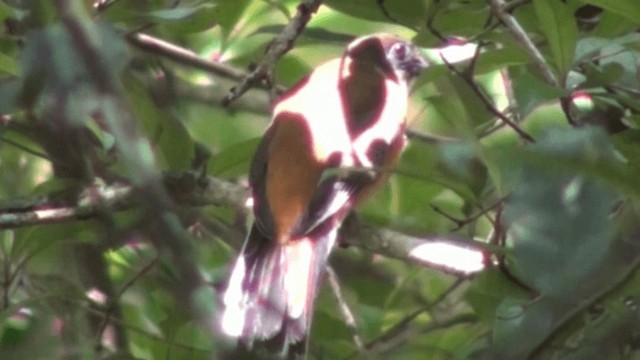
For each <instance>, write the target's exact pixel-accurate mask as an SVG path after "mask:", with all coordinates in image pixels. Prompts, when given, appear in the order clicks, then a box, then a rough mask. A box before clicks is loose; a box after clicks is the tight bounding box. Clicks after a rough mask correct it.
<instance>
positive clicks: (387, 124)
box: [222, 34, 426, 352]
mask: <svg viewBox="0 0 640 360" xmlns="http://www.w3.org/2000/svg"><path fill="white" fill-rule="evenodd" d="M424 66H426V63H425V62H424V60H423V59H422V58H421V57H420V56H419V55H418V53H417V51H416V50H415V48H414V47H413V46H411V45H410V44H408V43H407V42H405V41H403V40H401V39H399V38H397V37H395V36H393V35H389V34H376V35H371V36H367V37H362V38H358V39H356V40H354V41H353V42H351V43H350V44H349V46H348V47H347V49H346V51H345V53H344V54H343V56H342V57H341V58H339V59H334V60H330V61H328V62H326V63H324V64H322V65H320V66H319V67H318V68H316V69H315V70H314V71H313V72H312V73H311V74H309V75H308V76H307V77H306V78H305V79H303V80H302V81H301V82H300V83H299V84H298V85H296V86H295V87H294V88H292V89H291V90H290V91H289V92H287V93H285V94H284V95H283V96H282V98H281V99H280V100H279V101H278V103H277V104H276V106H275V108H274V111H273V121H272V123H271V125H270V126H269V128H268V129H267V131H266V133H265V135H264V137H263V139H262V142H261V144H260V145H259V147H258V150H257V151H256V154H255V156H254V160H253V163H252V165H251V171H250V174H249V181H250V185H251V188H252V193H253V199H254V214H255V217H256V219H255V223H254V225H253V226H252V228H251V231H250V233H249V236H248V237H247V241H246V242H245V245H244V247H243V249H242V252H241V254H240V256H239V258H238V261H237V262H236V265H235V267H234V270H233V272H232V275H231V278H230V280H229V286H228V289H227V291H226V293H225V296H224V303H225V307H226V308H225V311H224V313H223V318H222V327H223V330H224V331H225V332H227V333H228V334H229V335H232V336H236V337H239V338H240V339H241V340H242V342H243V343H245V344H246V345H248V346H249V347H251V346H252V345H253V343H254V342H261V343H263V342H266V343H268V344H269V345H273V346H275V347H277V348H278V350H280V351H282V352H286V351H287V349H288V348H289V346H296V345H298V348H300V346H299V345H300V344H301V343H302V341H303V339H304V338H305V336H306V333H307V330H308V327H309V324H310V321H311V314H312V310H313V300H314V298H315V293H316V290H317V287H318V279H319V277H320V275H321V274H322V272H323V270H324V267H325V264H326V261H327V257H328V255H329V252H330V250H331V248H332V246H333V244H334V242H335V238H336V236H337V230H338V227H339V226H340V223H341V222H342V220H343V219H344V217H345V216H346V215H347V214H348V212H349V211H350V210H351V209H352V208H353V207H354V206H355V205H357V204H358V203H360V202H361V201H362V200H364V199H365V198H366V197H367V196H368V195H370V194H371V193H372V192H373V191H374V190H375V188H377V187H378V186H379V185H380V184H381V183H382V182H383V180H384V178H385V177H386V176H385V175H382V174H381V173H379V172H376V171H374V170H370V171H335V170H334V171H332V170H331V169H337V168H341V167H342V168H354V167H363V168H376V167H389V166H392V165H393V164H394V163H395V161H396V160H397V159H398V157H399V155H400V152H401V150H402V148H403V146H404V135H403V133H404V126H405V117H406V109H407V98H408V84H407V82H408V81H409V80H411V79H412V78H413V77H415V76H416V75H417V74H418V72H419V71H420V70H421V69H422V68H423V67H424Z"/></svg>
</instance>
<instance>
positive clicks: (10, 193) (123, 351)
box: [0, 0, 640, 359]
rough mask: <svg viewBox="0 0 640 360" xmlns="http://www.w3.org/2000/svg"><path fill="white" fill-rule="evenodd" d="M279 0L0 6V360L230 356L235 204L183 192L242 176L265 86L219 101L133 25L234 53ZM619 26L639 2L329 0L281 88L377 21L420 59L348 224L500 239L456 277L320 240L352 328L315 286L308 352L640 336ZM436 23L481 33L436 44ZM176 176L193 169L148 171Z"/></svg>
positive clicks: (581, 349)
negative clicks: (400, 145) (371, 192)
mask: <svg viewBox="0 0 640 360" xmlns="http://www.w3.org/2000/svg"><path fill="white" fill-rule="evenodd" d="M500 4H502V5H500ZM297 5H298V1H293V0H262V1H259V0H253V1H250V0H177V1H176V0H144V1H137V0H103V1H91V0H54V1H51V0H4V1H1V2H0V20H1V21H3V24H4V26H3V29H2V32H1V33H0V167H1V169H2V171H0V265H2V266H0V274H1V278H2V281H1V282H0V284H1V286H0V295H1V296H0V358H2V359H14V358H15V359H18V358H20V359H45V358H46V359H50V358H61V359H62V358H89V359H93V358H105V359H210V358H218V357H224V356H225V354H229V353H230V352H231V351H232V350H231V349H232V347H233V344H232V343H231V342H230V341H229V340H228V339H226V338H224V337H223V336H222V335H220V334H219V332H218V329H217V328H216V322H215V316H216V314H217V312H218V311H217V310H218V305H219V300H216V299H218V294H219V293H220V291H221V290H222V289H224V281H225V279H226V276H227V266H228V265H229V263H230V261H231V260H232V259H233V257H234V255H235V254H236V253H237V251H238V249H239V247H240V245H241V242H242V239H243V233H244V231H245V225H246V220H247V218H246V210H244V209H243V207H242V205H243V204H240V203H238V204H235V205H236V206H231V205H232V204H227V205H228V206H220V204H219V203H216V202H215V201H213V202H212V203H208V204H207V203H206V201H204V200H203V199H202V198H199V200H198V199H196V200H195V201H194V200H192V199H191V200H189V199H190V198H187V196H186V195H185V193H186V192H188V191H191V189H193V188H194V187H197V186H198V184H200V183H201V182H202V181H204V178H203V177H202V176H199V175H208V176H211V177H213V178H216V179H222V180H226V181H227V182H232V183H237V184H243V181H244V179H245V178H246V172H247V169H248V166H249V161H250V159H251V156H252V154H253V151H254V149H255V147H256V146H257V140H256V139H257V138H258V137H259V136H260V134H261V133H262V131H263V129H264V128H265V126H266V125H267V124H268V120H269V113H268V112H269V111H268V108H269V103H268V101H269V96H271V95H273V94H274V91H270V92H268V91H266V90H265V87H264V86H263V85H264V84H259V85H260V86H257V87H256V88H255V89H254V90H251V91H249V92H248V93H246V94H245V95H243V96H242V97H241V98H240V99H238V100H237V101H236V102H234V103H233V104H232V105H231V106H229V107H223V106H221V105H220V102H221V101H222V98H223V97H224V96H225V95H226V94H227V92H228V90H229V88H230V87H232V86H233V85H235V84H237V82H238V81H237V80H238V79H237V78H234V77H233V76H229V75H225V74H224V69H223V73H221V72H220V71H213V70H210V71H207V70H206V69H205V68H204V67H203V66H198V65H194V64H193V63H192V62H189V61H187V60H185V58H184V57H180V56H177V57H176V56H173V57H172V56H170V55H167V54H166V53H162V52H161V51H158V49H157V48H156V49H153V48H149V47H144V46H142V45H141V43H140V41H139V38H136V35H137V34H140V33H144V34H146V35H149V36H152V37H153V38H154V39H162V40H164V41H166V42H169V43H171V44H175V45H177V46H180V47H182V48H185V49H189V50H191V51H193V52H194V53H195V54H197V55H199V56H200V57H201V58H203V59H207V60H210V62H212V63H214V64H215V63H217V64H220V65H222V66H223V67H228V69H229V71H231V70H237V69H250V68H251V65H252V64H254V63H256V62H258V61H259V60H260V59H261V58H262V56H263V54H264V51H265V48H266V47H267V45H268V44H269V41H270V40H271V39H272V38H273V36H274V35H277V34H279V33H280V32H281V31H282V29H283V28H284V27H285V26H286V25H287V24H288V23H289V22H290V21H291V19H292V18H293V17H294V15H295V14H296V6H297ZM500 6H506V7H507V8H506V9H505V8H503V10H508V11H503V13H504V16H506V17H507V18H506V19H505V18H500V19H499V18H498V16H496V14H497V13H498V11H497V10H498V7H500ZM509 19H510V20H511V21H513V23H515V24H517V25H518V26H519V27H520V28H521V29H522V30H523V31H522V32H521V33H519V34H520V35H521V36H520V37H518V33H517V32H516V30H514V28H513V27H511V26H510V25H509ZM639 24H640V3H639V2H638V1H637V0H616V1H605V0H566V1H561V0H535V1H526V0H525V1H516V0H512V1H511V2H507V3H506V4H504V3H503V2H502V1H499V0H489V1H485V0H464V1H463V0H440V1H436V0H405V1H402V2H400V1H374V0H326V1H325V2H324V6H322V7H321V8H320V11H319V12H318V13H317V14H315V15H313V17H312V19H311V21H310V22H309V24H308V25H307V26H306V28H305V29H304V30H303V31H302V33H301V34H300V35H299V36H298V38H297V40H296V42H295V44H294V46H293V47H292V48H291V50H290V51H289V52H288V53H287V54H286V55H284V56H283V57H282V58H281V59H280V60H279V61H278V62H277V65H276V68H275V82H276V83H277V84H281V85H283V86H291V85H293V84H295V82H296V81H297V80H299V79H300V78H301V77H302V76H303V75H304V74H305V73H307V72H308V71H309V70H310V69H312V68H313V67H314V66H316V65H317V64H319V63H321V62H322V61H324V60H326V59H329V58H332V57H335V56H339V55H340V53H341V51H342V49H343V47H344V45H345V43H346V42H348V40H349V39H351V38H352V37H353V36H358V35H363V34H368V33H373V32H381V31H387V32H394V33H397V34H399V35H402V36H404V37H407V38H410V39H413V41H414V43H416V45H418V46H419V47H421V48H422V49H423V50H425V54H427V55H428V56H429V57H430V59H431V62H432V66H431V67H430V68H429V69H428V70H427V71H425V73H424V74H423V75H422V76H421V77H420V78H419V79H418V80H417V81H416V83H415V86H414V92H413V94H412V98H411V109H410V121H411V131H412V133H411V134H410V135H412V136H410V144H409V146H408V148H407V149H406V151H405V154H404V156H403V158H402V160H401V163H400V164H399V165H398V168H397V169H396V171H395V172H394V174H393V176H392V177H391V179H390V181H389V184H388V186H386V187H385V188H384V189H382V190H381V191H380V192H379V193H378V194H377V195H376V196H375V197H374V198H372V199H371V200H370V201H368V202H367V203H366V204H365V205H364V206H363V207H362V208H361V209H360V210H359V215H360V216H359V218H360V220H362V221H363V222H367V223H370V224H376V226H378V227H380V228H386V229H394V230H397V231H399V232H402V233H404V234H411V235H413V236H414V237H416V238H420V237H421V236H423V235H424V234H454V235H455V236H458V237H463V238H466V239H468V241H470V242H471V241H475V242H481V243H484V244H486V245H487V248H489V249H492V250H494V253H493V255H492V257H491V263H490V264H489V266H488V267H487V269H485V270H484V271H482V272H481V273H479V274H476V275H473V276H453V275H448V274H444V273H442V272H440V271H438V270H436V269H427V268H424V267H420V266H419V265H416V264H415V263H410V262H409V261H408V260H407V259H404V260H403V259H388V258H385V257H382V256H380V255H378V254H374V253H371V252H368V251H365V250H363V249H360V248H359V247H357V246H352V247H350V248H347V249H342V248H341V249H337V250H336V251H335V252H334V255H333V257H332V260H331V263H332V268H333V269H335V272H336V274H337V276H338V279H339V282H340V285H341V289H342V293H343V295H344V298H343V299H339V300H340V301H341V302H343V303H346V304H347V305H348V306H349V308H350V309H351V311H352V312H353V314H354V316H355V320H356V328H355V329H353V328H350V327H349V326H348V325H347V321H345V317H344V315H343V313H342V312H341V310H340V307H339V306H338V303H337V301H336V297H335V296H334V294H333V292H332V290H331V289H330V288H329V287H328V286H325V287H324V288H323V290H322V292H321V294H320V295H319V298H318V299H317V302H316V313H315V317H314V322H313V328H312V331H311V339H310V345H309V358H310V359H347V358H348V359H352V358H353V359H355V358H394V359H450V358H487V359H524V358H536V359H537V358H540V359H547V358H562V359H581V358H589V357H591V356H593V355H592V354H594V353H597V354H598V357H600V358H608V359H618V358H620V359H628V358H638V357H639V356H640V353H639V351H638V346H637V344H638V340H639V339H638V337H639V332H638V329H640V312H639V310H638V309H639V308H638V301H639V299H640V273H638V271H636V270H637V268H638V264H640V252H639V251H638V250H640V238H639V236H640V228H639V227H638V224H639V223H640V222H639V219H640V214H638V211H639V207H638V205H639V204H638V202H637V201H638V200H640V199H639V198H640V187H639V186H638V181H637V179H638V175H639V174H640V162H639V161H640V160H639V159H640V145H639V144H640V142H639V141H638V140H640V130H639V129H640V115H639V113H640V96H639V94H640V93H639V89H640V86H639V84H638V82H639V81H640V74H639V73H638V69H639V64H640V62H639V59H638V57H639V55H640V46H639V44H640V32H638V28H639V26H638V25H639ZM452 37H458V42H459V41H460V40H459V39H460V38H464V39H466V40H467V41H469V42H470V43H475V44H481V47H480V48H479V49H478V51H476V52H475V55H474V54H473V50H472V52H471V54H470V55H471V58H467V59H466V60H463V61H459V62H456V61H453V60H451V61H448V60H443V58H442V57H441V54H443V53H441V52H440V51H439V50H438V46H440V49H444V47H443V44H444V40H445V39H451V38H452ZM523 37H524V38H523ZM136 39H138V40H136ZM526 40H530V42H529V43H527V42H526ZM451 43H452V42H451V41H449V44H451ZM459 48H460V46H459ZM536 51H539V52H540V54H541V57H539V58H536V54H535V52H536ZM442 56H444V55H442ZM545 71H546V73H547V75H545ZM272 90H273V89H272ZM506 122H510V124H507V123H506ZM425 134H437V135H438V136H424V135H425ZM529 138H531V139H533V141H531V140H528V139H529ZM203 149H206V150H203ZM184 172H189V173H191V174H196V176H195V177H192V178H190V179H191V182H189V181H187V183H186V185H185V183H184V182H182V183H180V185H179V186H177V188H174V189H173V190H172V191H170V192H168V191H166V188H167V184H168V182H167V178H166V176H167V174H169V175H175V174H180V173H184ZM201 172H202V174H201ZM176 176H177V178H180V175H176ZM231 185H233V184H231ZM231 185H230V186H231ZM127 189H129V190H130V191H132V194H131V195H130V196H128V198H127V199H128V200H126V201H120V200H118V201H114V202H110V201H108V199H109V198H110V197H112V196H116V195H117V194H128V193H127V192H126V191H129V190H127ZM207 199H208V198H207ZM69 204H71V205H69ZM61 205H64V206H67V207H66V208H65V207H64V206H61ZM202 205H206V206H202ZM67 208H69V209H72V210H73V211H75V212H73V214H72V215H71V216H69V215H68V213H64V212H63V211H59V210H61V209H62V210H64V209H67ZM54 210H56V211H54ZM202 279H204V282H203V281H202ZM354 334H355V335H354ZM354 338H355V339H356V340H355V341H354ZM359 342H363V344H359Z"/></svg>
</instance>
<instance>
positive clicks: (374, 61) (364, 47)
mask: <svg viewBox="0 0 640 360" xmlns="http://www.w3.org/2000/svg"><path fill="white" fill-rule="evenodd" d="M348 55H349V57H351V58H352V59H353V60H355V61H357V62H363V63H368V64H370V65H372V66H374V67H376V68H377V69H378V70H381V71H382V73H383V74H385V76H388V77H393V78H395V73H394V72H393V68H392V67H391V64H389V62H388V61H387V54H386V52H385V49H384V45H383V44H382V42H381V41H380V39H379V38H377V37H371V38H368V39H366V40H363V41H361V42H360V43H359V44H357V45H356V46H353V47H352V48H350V49H349V52H348Z"/></svg>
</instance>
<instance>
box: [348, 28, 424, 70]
mask: <svg viewBox="0 0 640 360" xmlns="http://www.w3.org/2000/svg"><path fill="white" fill-rule="evenodd" d="M345 56H348V57H350V58H351V59H353V60H355V61H358V62H365V63H368V64H370V65H373V66H374V67H376V68H377V69H378V70H379V71H382V72H383V73H384V74H385V76H393V77H396V78H399V79H403V80H405V81H410V80H411V79H413V78H415V77H416V76H418V75H419V74H420V72H421V71H422V70H423V69H424V68H426V67H427V66H428V63H427V61H426V60H425V59H424V57H422V55H421V54H420V51H419V50H418V48H416V47H415V46H414V45H413V44H411V43H409V42H407V41H406V40H403V39H401V38H399V37H397V36H395V35H391V34H386V33H380V34H373V35H368V36H363V37H360V38H357V39H355V40H353V41H352V42H351V43H350V44H349V46H347V50H346V52H345Z"/></svg>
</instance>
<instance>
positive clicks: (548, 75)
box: [488, 0, 560, 87]
mask: <svg viewBox="0 0 640 360" xmlns="http://www.w3.org/2000/svg"><path fill="white" fill-rule="evenodd" d="M488 1H489V5H490V6H491V9H492V10H493V13H494V14H496V16H497V17H498V18H499V19H500V21H502V23H503V24H504V25H505V26H506V27H507V29H508V30H509V31H510V32H511V35H513V37H514V38H515V39H516V41H517V42H518V43H519V44H520V46H522V48H523V49H524V51H526V52H527V53H528V54H529V55H530V56H531V57H532V58H533V63H534V64H535V65H536V67H537V68H538V69H539V70H540V73H541V74H542V77H543V78H544V80H545V81H546V82H547V84H549V85H551V86H554V87H557V86H559V85H560V82H559V81H558V78H557V77H556V75H555V74H554V72H553V70H552V69H551V67H550V66H549V64H547V60H545V58H544V56H542V53H541V52H540V50H539V49H538V47H537V46H536V45H535V44H534V43H533V41H532V40H531V38H530V37H529V35H527V33H526V32H525V31H524V29H523V28H522V26H521V25H520V23H519V22H518V21H517V20H516V18H515V17H514V16H513V15H511V14H510V13H509V11H511V10H512V9H511V8H510V7H509V4H507V3H505V1H504V0H488Z"/></svg>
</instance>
